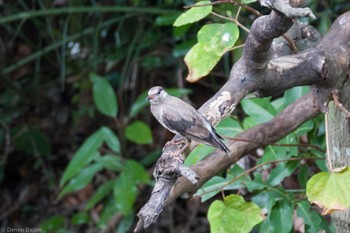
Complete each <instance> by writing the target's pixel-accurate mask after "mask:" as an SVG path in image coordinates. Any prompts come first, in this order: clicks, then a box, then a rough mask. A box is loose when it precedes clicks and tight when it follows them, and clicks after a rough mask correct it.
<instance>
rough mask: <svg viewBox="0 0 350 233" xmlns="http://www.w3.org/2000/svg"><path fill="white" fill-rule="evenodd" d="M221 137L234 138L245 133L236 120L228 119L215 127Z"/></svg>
mask: <svg viewBox="0 0 350 233" xmlns="http://www.w3.org/2000/svg"><path fill="white" fill-rule="evenodd" d="M215 129H216V132H217V133H218V134H220V135H221V136H227V137H233V136H235V135H237V134H239V133H241V132H242V131H243V129H242V127H241V125H240V124H239V123H238V121H236V120H235V119H232V118H231V117H226V118H225V119H223V120H222V121H220V123H219V124H218V125H217V126H216V127H215Z"/></svg>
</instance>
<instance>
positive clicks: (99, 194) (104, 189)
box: [84, 180, 115, 211]
mask: <svg viewBox="0 0 350 233" xmlns="http://www.w3.org/2000/svg"><path fill="white" fill-rule="evenodd" d="M114 185H115V181H114V180H110V181H107V182H106V183H104V184H102V185H101V186H100V187H99V188H98V189H97V190H96V192H95V193H94V195H93V196H92V197H91V198H90V199H89V201H88V203H86V205H85V208H84V210H85V211H87V210H89V209H91V208H92V207H93V206H94V205H96V204H97V203H98V202H99V201H101V200H102V199H103V198H104V197H106V196H107V195H108V194H109V193H111V191H112V190H113V187H114Z"/></svg>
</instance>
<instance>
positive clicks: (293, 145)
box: [224, 136, 325, 153]
mask: <svg viewBox="0 0 350 233" xmlns="http://www.w3.org/2000/svg"><path fill="white" fill-rule="evenodd" d="M224 138H227V139H229V140H234V141H241V142H253V143H257V144H262V145H264V146H285V147H311V148H313V149H315V150H318V151H320V152H322V153H325V151H324V150H322V149H321V148H320V147H319V146H315V145H312V144H284V143H264V142H258V141H254V140H250V139H243V138H234V137H225V136H224Z"/></svg>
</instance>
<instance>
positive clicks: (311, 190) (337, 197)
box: [306, 167, 350, 213]
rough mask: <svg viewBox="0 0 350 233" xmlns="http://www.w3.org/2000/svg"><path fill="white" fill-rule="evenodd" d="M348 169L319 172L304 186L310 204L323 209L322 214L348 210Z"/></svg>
mask: <svg viewBox="0 0 350 233" xmlns="http://www.w3.org/2000/svg"><path fill="white" fill-rule="evenodd" d="M349 193H350V169H349V167H345V168H343V170H341V171H339V172H338V171H333V172H320V173H318V174H316V175H314V176H312V177H311V179H310V180H309V181H308V183H307V185H306V195H307V197H308V199H309V201H310V202H312V203H315V204H317V205H318V206H320V207H321V208H323V209H324V211H323V212H324V213H331V212H333V211H334V210H346V209H349V208H350V197H349Z"/></svg>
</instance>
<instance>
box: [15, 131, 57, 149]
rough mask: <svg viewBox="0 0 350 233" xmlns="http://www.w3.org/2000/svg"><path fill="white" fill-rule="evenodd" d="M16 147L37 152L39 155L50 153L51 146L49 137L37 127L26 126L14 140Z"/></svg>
mask: <svg viewBox="0 0 350 233" xmlns="http://www.w3.org/2000/svg"><path fill="white" fill-rule="evenodd" d="M14 142H15V145H16V148H17V149H19V150H21V151H23V152H25V153H27V154H29V155H33V154H34V152H35V151H36V152H38V153H39V154H40V155H48V154H51V153H52V146H51V142H50V139H49V137H48V136H47V135H46V134H45V133H44V132H43V131H41V130H39V129H37V128H31V127H30V128H28V129H27V130H25V131H24V132H23V133H22V134H19V136H18V137H17V138H16V139H15V140H14Z"/></svg>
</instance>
